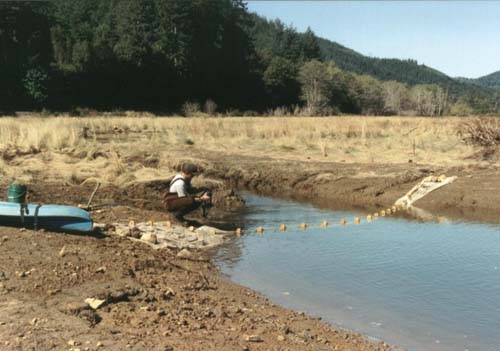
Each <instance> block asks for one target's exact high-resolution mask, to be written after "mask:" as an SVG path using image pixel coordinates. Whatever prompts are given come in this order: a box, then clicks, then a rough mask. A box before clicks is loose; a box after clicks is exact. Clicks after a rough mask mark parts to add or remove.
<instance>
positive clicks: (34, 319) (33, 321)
mask: <svg viewBox="0 0 500 351" xmlns="http://www.w3.org/2000/svg"><path fill="white" fill-rule="evenodd" d="M37 322H38V318H36V317H35V318H33V319H32V320H31V321H30V325H33V326H34V325H36V323H37Z"/></svg>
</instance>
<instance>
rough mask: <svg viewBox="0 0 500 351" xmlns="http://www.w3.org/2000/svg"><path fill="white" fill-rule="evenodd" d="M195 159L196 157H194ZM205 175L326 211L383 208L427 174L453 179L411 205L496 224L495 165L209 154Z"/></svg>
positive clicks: (498, 190) (499, 205)
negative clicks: (347, 161) (313, 159)
mask: <svg viewBox="0 0 500 351" xmlns="http://www.w3.org/2000/svg"><path fill="white" fill-rule="evenodd" d="M199 157H200V156H199ZM201 158H202V159H205V160H208V162H209V163H210V165H211V167H212V168H211V169H209V170H207V172H209V174H210V176H212V177H217V178H219V179H224V180H226V181H227V182H229V183H230V184H231V185H232V186H234V187H237V188H241V189H248V190H251V191H254V192H257V193H260V194H263V195H268V196H276V197H283V198H292V199H295V200H299V201H301V200H302V201H308V202H312V203H314V204H315V205H318V206H320V207H325V208H331V209H352V208H359V209H366V210H367V211H371V210H376V209H378V208H386V207H387V206H389V205H392V204H393V203H394V201H396V200H397V199H398V198H400V197H401V196H403V195H404V194H405V193H406V192H407V191H409V190H410V189H411V188H412V187H413V186H414V185H415V184H416V183H417V182H419V181H420V180H422V179H423V178H425V177H426V176H429V175H441V174H446V175H448V176H454V175H456V176H458V179H457V180H456V181H455V182H454V183H452V184H450V185H447V186H445V187H443V188H441V189H439V190H437V191H435V192H433V193H431V194H429V195H428V196H426V197H425V198H423V199H421V200H419V201H418V202H416V204H415V206H418V207H420V208H422V209H425V210H428V211H430V212H432V213H434V214H439V215H444V216H449V217H450V218H455V219H465V220H471V221H484V222H491V223H499V222H500V218H499V217H498V212H499V211H500V182H498V179H499V176H500V169H499V168H498V167H497V166H495V165H489V166H470V167H454V168H448V167H435V166H426V165H420V164H414V163H407V164H387V165H384V164H345V163H335V162H312V161H311V162H304V161H302V162H301V161H291V160H279V159H263V158H253V157H248V156H247V157H242V156H238V157H231V156H222V155H218V157H213V156H211V155H202V156H201Z"/></svg>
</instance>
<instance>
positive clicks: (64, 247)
mask: <svg viewBox="0 0 500 351" xmlns="http://www.w3.org/2000/svg"><path fill="white" fill-rule="evenodd" d="M65 255H66V246H63V247H62V249H61V251H59V256H61V257H64V256H65Z"/></svg>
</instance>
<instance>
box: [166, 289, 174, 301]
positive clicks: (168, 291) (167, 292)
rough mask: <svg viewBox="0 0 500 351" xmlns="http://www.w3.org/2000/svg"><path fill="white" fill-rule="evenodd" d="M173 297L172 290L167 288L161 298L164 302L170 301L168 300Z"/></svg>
mask: <svg viewBox="0 0 500 351" xmlns="http://www.w3.org/2000/svg"><path fill="white" fill-rule="evenodd" d="M173 296H175V292H174V290H173V289H172V288H169V287H167V289H166V290H165V292H164V293H163V298H164V299H165V300H170V298H172V297H173Z"/></svg>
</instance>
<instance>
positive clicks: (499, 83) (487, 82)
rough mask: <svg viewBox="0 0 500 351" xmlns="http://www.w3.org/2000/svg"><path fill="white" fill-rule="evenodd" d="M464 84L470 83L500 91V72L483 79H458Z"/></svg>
mask: <svg viewBox="0 0 500 351" xmlns="http://www.w3.org/2000/svg"><path fill="white" fill-rule="evenodd" d="M457 79H458V80H460V81H462V82H464V83H470V84H475V85H479V86H481V87H484V88H490V89H495V90H500V71H498V72H494V73H491V74H488V75H486V76H483V77H479V78H475V79H471V78H462V77H460V78H457Z"/></svg>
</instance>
